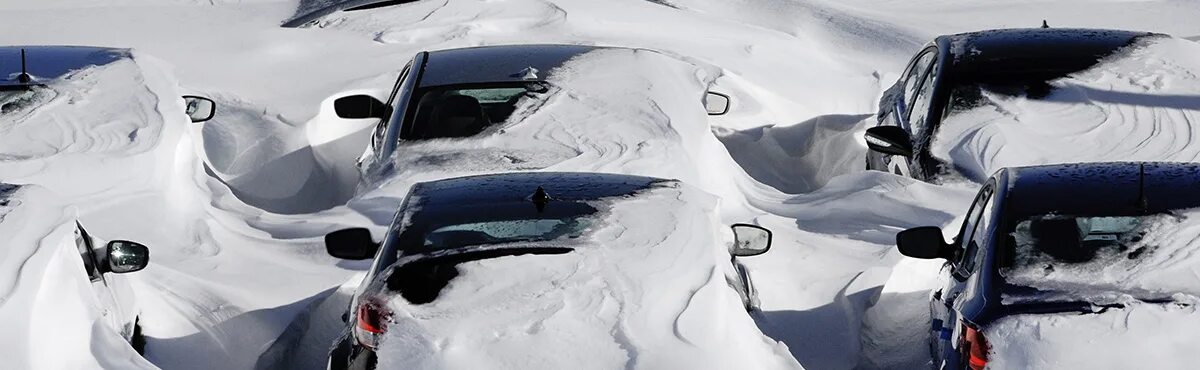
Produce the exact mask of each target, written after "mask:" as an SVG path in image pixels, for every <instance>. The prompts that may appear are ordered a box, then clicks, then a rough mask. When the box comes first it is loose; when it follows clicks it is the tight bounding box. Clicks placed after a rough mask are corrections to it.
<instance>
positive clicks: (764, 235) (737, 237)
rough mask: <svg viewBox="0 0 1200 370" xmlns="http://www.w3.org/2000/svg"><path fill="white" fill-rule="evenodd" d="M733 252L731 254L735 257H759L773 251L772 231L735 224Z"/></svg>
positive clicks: (754, 226) (760, 227)
mask: <svg viewBox="0 0 1200 370" xmlns="http://www.w3.org/2000/svg"><path fill="white" fill-rule="evenodd" d="M732 228H733V250H732V251H730V252H729V254H732V255H733V256H734V257H750V256H757V255H760V254H763V253H767V251H769V250H771V230H767V228H765V227H762V226H758V225H750V224H734V225H733V226H732Z"/></svg>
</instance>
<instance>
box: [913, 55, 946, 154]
mask: <svg viewBox="0 0 1200 370" xmlns="http://www.w3.org/2000/svg"><path fill="white" fill-rule="evenodd" d="M931 55H932V54H931ZM938 72H939V66H938V64H937V63H933V65H931V66H929V73H926V74H925V77H924V78H922V79H921V87H920V90H918V92H917V96H916V98H915V99H914V100H913V101H912V105H911V107H912V108H911V109H909V110H908V115H909V116H908V125H909V127H910V131H911V132H912V135H913V137H921V134H922V133H923V132H924V131H925V128H926V127H929V124H928V122H926V119H927V118H928V117H929V103H930V102H931V101H932V98H933V89H934V87H936V81H937V76H938Z"/></svg>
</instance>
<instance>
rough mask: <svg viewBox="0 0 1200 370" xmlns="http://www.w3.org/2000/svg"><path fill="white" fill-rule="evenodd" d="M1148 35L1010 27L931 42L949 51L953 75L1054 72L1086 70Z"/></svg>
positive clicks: (1062, 73) (1054, 73)
mask: <svg viewBox="0 0 1200 370" xmlns="http://www.w3.org/2000/svg"><path fill="white" fill-rule="evenodd" d="M1153 35H1156V34H1154V33H1149V32H1134V31H1121V30H1104V29H1085V28H1014V29H999V30H987V31H979V32H968V33H960V34H955V35H945V36H940V37H938V38H937V40H935V42H936V43H937V44H938V46H939V47H940V48H942V49H944V50H946V51H947V53H948V54H947V55H948V57H949V60H948V61H949V63H947V67H948V69H949V70H951V71H953V72H954V73H956V74H958V75H962V76H971V75H999V74H1010V73H1020V72H1023V71H1047V72H1051V76H1050V77H1054V76H1053V75H1063V76H1065V75H1067V74H1069V73H1073V72H1077V71H1081V70H1084V69H1087V68H1089V67H1091V66H1093V65H1095V64H1096V63H1097V62H1098V61H1099V60H1100V59H1102V58H1104V57H1107V56H1109V55H1111V54H1112V53H1113V52H1116V51H1117V50H1119V49H1121V48H1123V47H1126V46H1129V45H1132V44H1134V42H1136V41H1137V40H1139V39H1140V38H1143V37H1147V36H1153ZM1160 36H1161V35H1160Z"/></svg>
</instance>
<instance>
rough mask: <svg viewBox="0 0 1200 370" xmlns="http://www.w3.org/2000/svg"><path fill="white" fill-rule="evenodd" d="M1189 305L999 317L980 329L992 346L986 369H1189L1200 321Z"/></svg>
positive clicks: (1197, 356) (1198, 354)
mask: <svg viewBox="0 0 1200 370" xmlns="http://www.w3.org/2000/svg"><path fill="white" fill-rule="evenodd" d="M1190 303H1191V306H1178V305H1175V304H1166V305H1160V304H1144V303H1129V304H1128V305H1127V306H1126V307H1125V308H1122V309H1109V310H1107V311H1104V312H1100V313H1094V314H1082V315H1081V314H1078V313H1066V314H1039V315H1014V316H1008V317H1005V318H1001V319H1000V320H998V321H996V322H995V323H993V324H992V325H991V326H989V327H987V328H985V329H984V335H986V336H987V339H988V344H990V345H991V351H990V353H989V358H988V364H987V365H988V366H987V368H988V369H1064V368H1074V369H1139V368H1146V367H1147V366H1149V367H1153V368H1155V369H1192V368H1194V367H1195V364H1196V362H1197V361H1200V351H1196V349H1195V347H1196V343H1195V336H1196V333H1197V332H1200V321H1197V320H1196V319H1195V318H1196V314H1197V312H1196V303H1197V302H1195V301H1193V302H1190ZM1151 364H1152V365H1151Z"/></svg>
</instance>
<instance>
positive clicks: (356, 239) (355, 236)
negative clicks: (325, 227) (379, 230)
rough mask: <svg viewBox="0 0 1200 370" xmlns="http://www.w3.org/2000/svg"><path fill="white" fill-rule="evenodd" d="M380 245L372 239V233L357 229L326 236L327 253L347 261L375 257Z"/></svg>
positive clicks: (344, 230) (343, 230) (335, 232)
mask: <svg viewBox="0 0 1200 370" xmlns="http://www.w3.org/2000/svg"><path fill="white" fill-rule="evenodd" d="M378 249H379V244H378V243H375V241H374V240H372V239H371V232H370V231H368V230H367V229H364V228H361V227H356V228H352V229H342V230H338V231H334V232H331V233H329V234H325V251H326V252H329V255H330V256H334V257H337V258H341V259H346V260H365V259H368V258H371V257H374V256H375V251H376V250H378Z"/></svg>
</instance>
